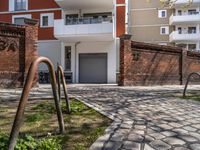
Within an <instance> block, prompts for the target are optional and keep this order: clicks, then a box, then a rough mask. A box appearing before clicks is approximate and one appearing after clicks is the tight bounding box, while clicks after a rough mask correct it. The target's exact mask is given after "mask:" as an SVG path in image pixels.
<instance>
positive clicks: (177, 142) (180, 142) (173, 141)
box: [163, 137, 185, 145]
mask: <svg viewBox="0 0 200 150" xmlns="http://www.w3.org/2000/svg"><path fill="white" fill-rule="evenodd" d="M163 141H165V142H166V143H168V144H170V145H184V144H185V142H184V141H183V140H181V139H178V138H175V137H168V138H165V139H163Z"/></svg>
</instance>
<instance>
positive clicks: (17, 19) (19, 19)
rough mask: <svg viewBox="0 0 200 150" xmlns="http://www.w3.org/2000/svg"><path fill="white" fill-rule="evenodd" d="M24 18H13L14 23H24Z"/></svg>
mask: <svg viewBox="0 0 200 150" xmlns="http://www.w3.org/2000/svg"><path fill="white" fill-rule="evenodd" d="M24 19H25V18H14V24H18V25H24V24H25V23H24Z"/></svg>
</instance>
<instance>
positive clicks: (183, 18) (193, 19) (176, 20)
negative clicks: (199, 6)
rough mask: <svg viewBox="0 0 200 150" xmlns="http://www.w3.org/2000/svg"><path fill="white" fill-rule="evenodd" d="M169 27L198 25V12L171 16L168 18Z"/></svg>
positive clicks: (199, 19) (199, 16)
mask: <svg viewBox="0 0 200 150" xmlns="http://www.w3.org/2000/svg"><path fill="white" fill-rule="evenodd" d="M169 20H170V25H176V24H180V23H181V24H188V23H198V22H200V13H199V12H192V13H187V14H182V15H180V14H177V15H171V17H170V19H169Z"/></svg>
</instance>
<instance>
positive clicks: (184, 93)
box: [183, 72, 200, 97]
mask: <svg viewBox="0 0 200 150" xmlns="http://www.w3.org/2000/svg"><path fill="white" fill-rule="evenodd" d="M193 75H198V76H199V77H200V73H198V72H193V73H191V74H190V75H189V76H188V78H187V82H186V84H185V88H184V91H183V97H185V96H186V91H187V87H188V84H189V81H190V79H191V77H192V76H193Z"/></svg>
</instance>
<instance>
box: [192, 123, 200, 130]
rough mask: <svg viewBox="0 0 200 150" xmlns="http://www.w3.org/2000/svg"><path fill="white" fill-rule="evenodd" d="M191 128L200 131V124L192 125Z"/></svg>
mask: <svg viewBox="0 0 200 150" xmlns="http://www.w3.org/2000/svg"><path fill="white" fill-rule="evenodd" d="M191 126H192V127H195V128H197V129H200V124H193V125H191Z"/></svg>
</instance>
